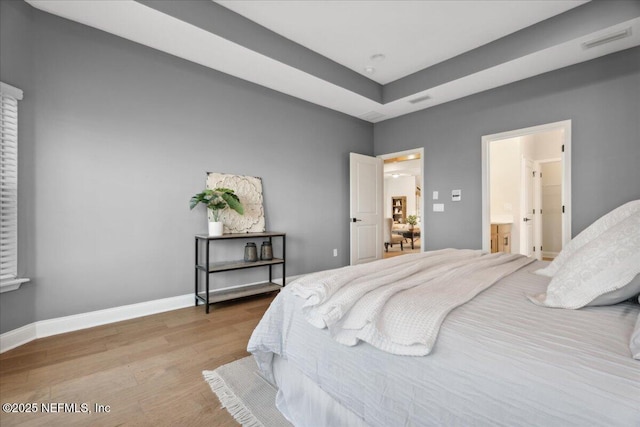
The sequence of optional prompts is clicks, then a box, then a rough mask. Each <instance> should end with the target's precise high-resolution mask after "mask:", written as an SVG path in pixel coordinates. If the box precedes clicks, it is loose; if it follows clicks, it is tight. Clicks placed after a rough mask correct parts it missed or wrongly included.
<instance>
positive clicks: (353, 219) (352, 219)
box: [351, 218, 362, 222]
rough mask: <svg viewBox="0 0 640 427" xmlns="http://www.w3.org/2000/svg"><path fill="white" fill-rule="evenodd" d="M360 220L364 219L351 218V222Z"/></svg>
mask: <svg viewBox="0 0 640 427" xmlns="http://www.w3.org/2000/svg"><path fill="white" fill-rule="evenodd" d="M360 221H362V220H361V219H358V218H351V222H360Z"/></svg>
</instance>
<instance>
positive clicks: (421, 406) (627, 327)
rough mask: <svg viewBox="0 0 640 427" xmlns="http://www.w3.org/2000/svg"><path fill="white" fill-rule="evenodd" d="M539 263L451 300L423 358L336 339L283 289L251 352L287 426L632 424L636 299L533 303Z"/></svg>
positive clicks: (635, 420)
mask: <svg viewBox="0 0 640 427" xmlns="http://www.w3.org/2000/svg"><path fill="white" fill-rule="evenodd" d="M545 265H546V264H545V263H542V262H536V263H534V264H530V265H529V266H527V267H524V268H523V269H521V270H518V271H517V272H515V273H513V274H511V275H510V276H508V277H506V278H504V279H502V280H500V281H499V282H497V283H496V284H495V285H493V286H492V287H490V288H489V289H487V290H485V291H484V292H482V293H481V294H479V295H478V296H476V297H475V298H474V299H473V300H472V301H470V302H468V303H466V304H465V305H463V306H461V307H458V308H456V309H455V310H453V311H452V312H451V313H450V314H449V315H448V316H447V318H446V319H445V321H444V322H443V324H442V327H441V330H440V334H439V336H438V338H437V341H436V344H435V347H434V349H433V351H432V352H431V354H429V355H428V356H422V357H413V356H398V355H392V354H389V353H386V352H384V351H381V350H378V349H375V348H373V347H371V346H370V345H368V344H366V343H360V344H358V345H356V346H354V347H347V346H343V345H341V344H338V343H336V342H335V341H334V340H333V339H332V338H331V337H330V336H329V334H328V332H327V331H326V330H323V329H317V328H314V327H312V326H311V325H310V324H309V323H308V322H307V321H306V320H305V319H304V317H303V316H302V314H301V306H302V300H301V299H300V298H298V297H296V296H295V295H293V294H292V293H291V292H290V291H288V290H287V288H285V289H283V291H282V292H281V293H280V295H278V297H277V298H276V299H275V300H274V301H273V303H272V305H271V307H270V308H269V310H268V311H267V313H265V316H264V318H263V319H262V321H261V322H260V324H259V325H258V327H257V328H256V330H255V331H254V334H253V336H252V338H251V340H250V342H249V351H250V352H252V353H253V354H254V356H255V358H256V360H257V362H258V365H259V366H260V368H261V370H262V371H263V374H264V375H265V376H266V377H267V378H269V379H270V380H271V381H273V382H275V383H276V385H277V386H278V387H279V392H278V401H277V406H278V408H280V409H281V410H282V411H283V413H284V414H285V416H287V417H288V418H289V419H290V420H291V421H292V423H293V424H294V425H296V426H318V425H358V424H360V425H369V426H385V427H386V426H398V425H404V426H431V425H433V426H442V425H447V426H470V425H474V426H501V425H504V426H541V425H544V426H556V425H557V426H585V425H589V426H640V361H638V360H634V359H632V357H631V353H630V350H629V338H630V336H631V333H632V330H633V326H634V324H635V321H636V318H637V317H638V312H639V311H640V306H639V305H638V304H637V303H631V302H628V303H621V304H617V305H615V306H609V307H587V308H583V309H580V310H564V309H550V308H545V307H539V306H536V305H534V304H532V303H531V302H529V301H528V300H527V298H526V296H525V294H531V293H539V292H542V291H544V290H545V288H546V286H547V284H548V281H549V278H546V277H543V276H539V275H535V274H533V273H532V272H533V271H535V270H536V269H538V268H542V267H544V266H545ZM276 355H277V357H274V356H276ZM274 366H275V369H276V371H275V372H274ZM276 374H277V375H276ZM300 378H304V381H301V379H300ZM304 384H307V385H304ZM305 408H306V409H305ZM322 413H327V414H329V415H328V416H327V418H325V419H324V420H323V421H321V420H322V418H318V417H319V415H318V414H322ZM349 420H350V421H349ZM354 420H359V421H358V422H356V421H354Z"/></svg>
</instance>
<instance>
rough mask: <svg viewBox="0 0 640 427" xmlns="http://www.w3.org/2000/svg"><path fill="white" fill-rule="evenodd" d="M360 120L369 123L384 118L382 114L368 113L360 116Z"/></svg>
mask: <svg viewBox="0 0 640 427" xmlns="http://www.w3.org/2000/svg"><path fill="white" fill-rule="evenodd" d="M360 118H361V119H363V120H367V121H369V122H377V121H378V120H380V119H383V118H384V114H382V113H378V112H377V111H369V112H368V113H365V114H363V115H361V116H360Z"/></svg>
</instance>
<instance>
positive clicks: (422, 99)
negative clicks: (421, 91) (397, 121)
mask: <svg viewBox="0 0 640 427" xmlns="http://www.w3.org/2000/svg"><path fill="white" fill-rule="evenodd" d="M427 99H431V97H430V96H429V95H423V96H419V97H417V98H413V99H410V100H409V102H410V103H412V104H417V103H419V102H424V101H426V100H427Z"/></svg>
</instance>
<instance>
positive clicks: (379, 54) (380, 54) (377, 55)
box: [369, 53, 386, 62]
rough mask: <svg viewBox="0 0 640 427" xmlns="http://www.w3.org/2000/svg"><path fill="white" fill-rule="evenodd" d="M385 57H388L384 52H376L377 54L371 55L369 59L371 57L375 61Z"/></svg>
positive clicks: (382, 59)
mask: <svg viewBox="0 0 640 427" xmlns="http://www.w3.org/2000/svg"><path fill="white" fill-rule="evenodd" d="M385 58H386V56H385V55H384V53H376V54H375V55H371V56H370V57H369V59H371V60H372V61H375V62H380V61H384V59H385Z"/></svg>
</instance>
